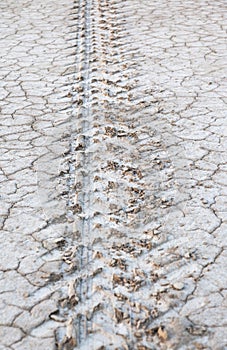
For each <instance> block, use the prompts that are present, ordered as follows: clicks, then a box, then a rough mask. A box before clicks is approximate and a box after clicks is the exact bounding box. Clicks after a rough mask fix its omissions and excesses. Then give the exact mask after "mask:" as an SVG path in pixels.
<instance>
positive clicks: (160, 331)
mask: <svg viewBox="0 0 227 350" xmlns="http://www.w3.org/2000/svg"><path fill="white" fill-rule="evenodd" d="M157 333H158V337H159V338H160V339H161V340H162V341H165V340H167V338H168V333H167V331H166V329H165V327H164V326H160V327H159V328H158V332H157Z"/></svg>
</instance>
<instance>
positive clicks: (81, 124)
mask: <svg viewBox="0 0 227 350" xmlns="http://www.w3.org/2000/svg"><path fill="white" fill-rule="evenodd" d="M114 4H117V6H114ZM118 4H120V2H118V1H115V2H113V4H112V6H111V7H110V3H109V2H106V1H105V0H102V1H96V0H89V1H82V0H81V1H80V2H79V7H78V8H79V10H78V16H77V18H78V34H77V43H78V47H77V56H78V60H77V73H76V76H75V80H76V84H75V90H76V91H77V93H76V94H75V105H76V106H75V110H74V112H73V115H74V117H75V119H73V122H74V123H75V126H74V125H73V129H74V130H75V131H74V134H73V138H72V142H71V145H72V147H71V152H72V155H73V156H75V168H74V167H73V168H72V170H71V171H72V172H73V171H75V183H74V184H72V190H71V199H72V203H71V212H72V213H71V214H72V218H73V220H74V221H75V230H74V236H75V238H76V241H77V243H76V244H77V247H76V250H75V254H76V258H78V269H77V271H76V272H75V271H74V272H73V274H71V276H72V277H73V276H74V277H73V278H74V279H75V280H77V281H76V283H75V290H76V291H77V294H78V297H79V301H78V303H77V304H76V305H75V306H73V307H72V309H71V310H70V309H68V311H66V314H67V315H69V316H70V317H71V319H72V320H73V321H72V322H73V327H74V328H75V332H76V342H77V345H75V344H74V348H75V346H77V347H78V348H79V349H81V350H83V349H88V348H89V349H90V348H93V349H95V350H96V349H99V348H100V349H101V347H99V345H100V346H104V348H105V346H106V345H108V346H109V347H108V348H107V349H117V348H116V347H117V346H118V349H136V347H135V346H137V345H138V347H137V348H138V349H139V346H140V345H141V344H143V343H142V341H143V339H141V338H139V340H138V339H137V338H136V337H135V335H134V333H135V332H136V331H137V327H138V324H139V325H141V324H142V323H141V322H143V317H144V314H146V312H147V311H146V310H145V309H144V310H145V311H143V309H142V308H143V307H145V306H146V305H142V303H141V304H139V306H138V305H137V304H138V302H136V300H140V299H141V297H140V294H138V293H139V292H137V290H136V289H135V290H134V289H132V287H131V286H130V284H131V283H134V279H135V278H136V272H134V271H133V266H135V267H136V269H137V270H139V268H140V267H141V266H143V264H144V262H143V260H144V259H145V258H146V259H147V258H148V257H149V251H150V248H149V247H148V248H146V242H143V239H139V238H137V235H138V233H139V231H138V228H137V226H140V225H141V226H142V225H143V224H144V218H143V215H142V216H141V214H140V213H137V212H135V213H130V211H129V212H128V211H126V210H127V209H129V210H131V207H132V205H131V204H129V203H131V202H130V201H132V203H134V202H135V203H137V204H138V205H139V203H140V201H141V200H140V197H139V195H137V192H136V191H137V190H135V189H137V188H139V190H140V189H143V186H145V192H146V191H148V193H149V191H151V190H150V186H153V185H154V184H153V183H152V181H153V180H149V181H148V180H145V182H144V180H143V176H142V178H141V179H140V175H139V169H140V167H141V166H142V168H143V167H144V172H145V173H150V172H154V175H155V171H154V170H153V169H152V167H151V166H150V165H149V163H148V162H145V164H143V162H142V161H140V159H139V158H138V156H135V155H136V149H137V148H138V146H139V147H140V143H142V144H143V142H144V141H143V140H144V138H140V139H139V140H138V139H137V138H136V136H135V135H136V133H137V132H139V133H141V132H144V131H145V130H146V129H149V128H147V126H146V123H147V122H146V119H147V118H148V116H146V115H143V114H142V115H141V118H140V120H139V121H138V120H137V119H136V118H135V117H136V116H137V115H138V114H139V113H142V112H143V111H144V105H143V104H142V105H141V101H140V99H138V97H137V93H138V85H137V82H136V78H137V76H138V73H137V72H136V71H135V69H134V70H133V66H134V64H135V62H130V61H129V63H127V62H126V63H125V62H122V60H121V57H125V56H127V55H125V53H126V52H128V51H127V50H128V44H127V45H126V46H125V48H124V46H123V45H122V46H118V45H117V43H118V36H119V33H120V35H122V33H124V35H125V36H126V37H127V35H126V33H127V32H126V31H125V30H124V29H123V28H122V27H121V23H123V22H122V16H121V14H120V15H119V16H118V19H116V18H115V16H116V13H117V11H119V10H118V7H119V5H118ZM97 9H98V10H97ZM92 18H93V21H92ZM94 18H95V20H94ZM83 19H84V20H83ZM116 28H117V29H116ZM118 28H120V29H119V30H118ZM127 42H128V41H127ZM96 43H97V45H96ZM100 51H101V54H100ZM106 62H108V64H105V63H106ZM116 67H118V68H117V69H116ZM130 68H132V73H133V72H134V74H132V75H131V73H130ZM122 71H124V76H122V75H123V74H122ZM101 72H102V73H101ZM116 84H117V88H116ZM130 84H131V86H130V87H128V85H130ZM116 89H117V90H116ZM112 91H113V92H114V95H113V96H111V95H110V93H112ZM131 91H133V96H132V97H130V93H131ZM115 92H116V94H115ZM142 95H143V94H142ZM148 102H149V101H148ZM134 113H135V114H134ZM132 114H133V116H132ZM122 116H123V118H122ZM133 122H134V123H135V125H133ZM106 127H110V130H115V129H116V130H118V128H123V129H124V128H126V130H127V137H126V139H125V142H123V143H121V147H120V148H119V150H117V148H116V149H115V148H114V147H115V146H114V145H115V144H116V140H115V141H114V142H112V136H111V135H108V134H107V135H105V133H106ZM76 131H77V132H78V135H77V134H76ZM114 132H115V131H114ZM129 132H131V133H132V135H133V134H135V135H134V136H130V134H128V133H129ZM149 132H150V134H152V130H151V131H149V130H148V134H146V135H147V136H146V137H145V139H146V138H148V137H150V136H149ZM95 138H97V139H99V140H101V144H99V143H98V144H97V147H96V151H95V152H94V151H92V150H91V148H92V147H93V146H94V145H95ZM102 144H103V145H104V147H106V152H105V157H104V159H102V157H100V155H101V154H102V152H103V148H102ZM124 144H125V147H126V148H125V154H123V153H122V150H121V149H122V146H124ZM118 147H119V146H118ZM130 147H132V151H131V152H130ZM153 148H154V151H155V150H156V151H157V148H159V149H160V148H161V150H162V146H161V145H159V144H158V146H153ZM143 152H148V154H150V152H151V151H150V149H149V145H146V144H145V145H144V151H143ZM160 153H161V152H160ZM93 154H94V156H93ZM134 156H135V157H134ZM116 157H118V158H119V159H120V160H118V161H117V162H116V164H117V168H116V169H111V167H110V168H107V167H106V166H105V163H107V165H108V164H110V163H111V162H112V160H114V159H115V158H116ZM132 157H133V158H132ZM108 162H109V163H108ZM112 165H113V164H112ZM112 165H111V166H112ZM96 175H100V176H101V182H100V181H99V180H98V182H95V181H94V176H96ZM72 176H73V175H72ZM111 177H113V179H114V181H113V182H115V183H117V182H118V185H117V187H115V188H114V190H113V191H112V192H107V193H106V186H107V184H109V179H110V178H111ZM72 182H73V181H72ZM154 188H155V186H154ZM132 189H133V190H132ZM158 190H159V185H157V190H156V191H158ZM108 191H109V190H108ZM130 191H131V192H130ZM123 195H124V196H125V199H124V198H122V205H123V207H122V208H121V207H120V210H118V211H117V212H115V211H114V210H113V209H111V205H112V204H111V200H112V201H113V204H114V203H115V202H116V203H117V202H118V200H119V198H121V197H123ZM148 196H149V195H147V197H148ZM74 197H75V198H74ZM109 199H110V201H109ZM98 201H99V203H100V206H101V208H102V205H103V208H106V207H107V209H108V210H107V211H105V210H104V212H102V209H101V211H100V212H95V210H96V208H97V203H98ZM119 204H120V205H121V201H120V203H119ZM147 204H148V207H147V208H146V205H147ZM124 207H125V208H124ZM128 207H129V208H128ZM122 209H123V210H122ZM142 209H143V210H144V211H146V212H149V201H148V198H147V199H146V200H145V201H144V202H142ZM160 213H161V212H160V211H159V212H158V213H156V212H155V211H154V213H153V214H152V215H153V217H154V219H155V218H156V216H158V214H160ZM152 215H151V216H152ZM163 215H164V214H163ZM150 220H151V219H150ZM99 225H101V227H102V229H101V230H100V226H99ZM146 226H149V222H148V224H147V223H146ZM125 231H126V232H127V233H126V234H125ZM100 233H101V237H100ZM119 234H122V236H121V235H120V236H118V235H119ZM96 236H97V237H100V238H101V241H97V240H96ZM141 238H142V236H141ZM114 242H116V248H114ZM128 242H129V243H128ZM73 244H74V245H75V242H72V245H73ZM127 244H129V245H127ZM141 244H142V246H141ZM144 244H145V246H144ZM160 244H162V243H160ZM131 249H132V254H133V255H132V256H130V254H131V253H130V250H131ZM99 250H100V251H101V252H102V254H103V258H102V259H101V260H100V258H97V256H94V257H93V252H94V253H95V254H96V255H97V253H98V251H99ZM125 250H126V252H125ZM127 250H128V252H127ZM137 251H141V253H137ZM134 253H135V254H134ZM118 254H120V256H122V257H123V260H124V259H125V260H126V263H127V264H128V265H129V267H130V268H129V270H128V271H126V272H124V273H123V277H124V278H125V279H126V282H127V283H126V284H129V287H125V286H123V285H121V280H119V281H118V283H117V284H119V286H118V285H115V282H114V281H113V280H112V279H111V276H112V277H114V276H115V275H116V276H117V277H119V276H121V274H122V272H121V270H120V269H119V267H118V266H115V265H114V264H115V262H113V265H110V263H112V262H111V261H112V260H113V259H116V258H117V256H118ZM141 254H142V255H141ZM140 255H141V256H140ZM135 258H136V259H137V260H138V262H137V263H136V265H135ZM99 261H100V262H99ZM133 261H134V262H133ZM100 265H101V266H103V268H104V271H103V272H102V270H100V272H97V271H98V269H99V266H100ZM131 265H132V267H131ZM148 265H149V264H147V267H146V268H147V269H148V268H149V266H148ZM142 272H143V271H142ZM100 275H101V277H100ZM137 277H138V276H137ZM105 279H106V280H105ZM143 279H144V276H143ZM138 282H139V283H140V281H138ZM149 283H150V282H149V281H147V282H146V286H147V287H149V285H150V284H149ZM100 286H101V288H98V287H100ZM127 288H128V289H127ZM138 288H139V285H138ZM119 290H122V291H123V294H124V293H125V295H127V300H126V301H125V300H124V299H123V300H121V298H119V297H118V296H117V294H118V292H119ZM102 305H104V306H105V307H107V309H106V310H105V309H104V310H103V308H102ZM150 307H151V305H150V304H149V303H148V308H150ZM116 313H117V314H118V315H120V318H121V317H123V319H122V320H120V321H119V322H118V321H117V317H118V316H117V317H116ZM122 315H123V316H122ZM146 317H147V316H146ZM94 320H95V323H94ZM101 320H102V321H101ZM100 321H101V323H100ZM146 322H149V319H148V321H146ZM108 327H109V329H108ZM121 327H125V329H126V331H127V332H128V334H127V336H125V335H118V334H117V333H118V332H119V330H120V328H121ZM105 328H106V329H105ZM139 329H140V326H139ZM111 332H112V333H111ZM142 338H143V337H142ZM145 343H146V342H145ZM146 344H147V343H146ZM63 346H64V345H63ZM91 346H92V347H91ZM141 346H142V345H141ZM144 346H145V345H144ZM62 349H67V350H68V348H67V347H63V348H62Z"/></svg>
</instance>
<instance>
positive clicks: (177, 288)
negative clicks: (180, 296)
mask: <svg viewBox="0 0 227 350" xmlns="http://www.w3.org/2000/svg"><path fill="white" fill-rule="evenodd" d="M173 288H174V289H176V290H182V289H183V288H184V283H182V282H176V283H174V284H173Z"/></svg>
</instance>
